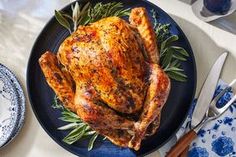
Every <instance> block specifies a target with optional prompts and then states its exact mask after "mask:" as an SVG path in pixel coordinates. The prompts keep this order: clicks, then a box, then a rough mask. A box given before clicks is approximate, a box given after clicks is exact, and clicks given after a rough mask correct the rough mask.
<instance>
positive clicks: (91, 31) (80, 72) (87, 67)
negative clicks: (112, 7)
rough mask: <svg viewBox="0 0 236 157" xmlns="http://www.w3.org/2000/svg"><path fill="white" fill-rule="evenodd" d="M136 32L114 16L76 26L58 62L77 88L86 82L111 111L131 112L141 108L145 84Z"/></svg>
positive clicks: (143, 61)
mask: <svg viewBox="0 0 236 157" xmlns="http://www.w3.org/2000/svg"><path fill="white" fill-rule="evenodd" d="M136 33H137V32H134V31H133V30H132V29H131V28H130V27H129V24H128V23H127V22H125V21H124V20H122V19H120V18H118V17H109V18H105V19H102V20H100V21H98V22H96V23H93V24H91V25H89V26H80V27H79V28H78V29H77V31H76V32H75V33H73V34H72V35H71V36H70V37H68V38H67V39H66V40H65V41H64V42H63V43H62V45H61V46H60V49H59V51H58V59H59V61H60V62H61V63H62V64H63V65H64V66H66V67H67V69H69V71H70V73H71V75H72V77H73V78H74V80H75V82H76V84H77V85H78V84H87V83H89V84H90V85H91V86H93V87H94V89H95V90H96V91H97V93H98V94H99V95H100V97H101V99H102V101H103V102H105V103H106V104H107V105H108V106H110V107H111V108H113V109H114V110H116V111H119V112H122V113H135V112H137V111H139V110H140V109H141V108H142V104H143V102H144V99H145V91H146V87H147V83H148V82H147V79H146V80H145V77H147V74H146V73H147V72H148V67H147V66H146V65H145V60H144V57H143V55H142V45H141V43H139V42H138V40H136V38H137V35H136ZM88 81H89V82H88Z"/></svg>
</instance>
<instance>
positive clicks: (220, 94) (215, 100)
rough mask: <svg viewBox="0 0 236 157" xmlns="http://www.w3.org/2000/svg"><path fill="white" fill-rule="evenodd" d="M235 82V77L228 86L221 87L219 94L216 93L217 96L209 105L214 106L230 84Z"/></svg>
mask: <svg viewBox="0 0 236 157" xmlns="http://www.w3.org/2000/svg"><path fill="white" fill-rule="evenodd" d="M235 83H236V79H234V80H233V81H232V82H231V83H230V84H229V86H228V87H226V88H225V89H223V90H222V91H221V92H220V93H219V94H217V96H216V97H215V98H214V99H213V100H212V101H211V104H210V106H215V105H216V103H217V101H218V100H219V99H220V98H221V97H222V96H223V95H224V94H225V93H226V92H227V91H228V90H230V89H231V88H232V86H233V85H234V84H235Z"/></svg>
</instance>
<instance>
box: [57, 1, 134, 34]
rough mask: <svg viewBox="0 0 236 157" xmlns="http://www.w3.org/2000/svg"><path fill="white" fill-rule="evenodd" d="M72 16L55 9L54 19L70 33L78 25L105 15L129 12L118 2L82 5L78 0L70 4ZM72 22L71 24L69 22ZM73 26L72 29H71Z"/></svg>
mask: <svg viewBox="0 0 236 157" xmlns="http://www.w3.org/2000/svg"><path fill="white" fill-rule="evenodd" d="M71 9H72V16H71V15H68V14H66V13H63V12H62V11H57V10H55V17H56V20H57V21H58V22H59V23H60V24H61V25H62V26H63V27H65V28H66V29H67V30H69V32H70V34H71V33H72V32H75V31H76V29H77V27H78V25H87V24H89V23H92V22H96V21H97V20H100V19H102V18H105V17H110V16H117V17H123V16H127V15H129V14H130V9H124V8H123V4H122V3H120V2H111V3H106V4H103V3H101V2H100V3H97V4H95V5H94V6H91V5H90V3H89V2H88V3H86V4H85V5H84V6H83V7H81V6H80V5H79V3H78V2H76V3H75V5H74V6H73V5H72V6H71ZM71 22H72V26H71V24H70V23H71ZM71 27H73V31H72V30H71Z"/></svg>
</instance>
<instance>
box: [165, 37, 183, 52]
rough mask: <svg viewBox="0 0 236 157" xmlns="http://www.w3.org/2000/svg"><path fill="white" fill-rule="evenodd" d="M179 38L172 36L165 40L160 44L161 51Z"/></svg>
mask: <svg viewBox="0 0 236 157" xmlns="http://www.w3.org/2000/svg"><path fill="white" fill-rule="evenodd" d="M178 39H179V37H178V36H177V35H172V36H170V37H169V38H167V39H166V40H165V41H163V42H162V43H161V51H163V50H164V48H166V47H167V46H170V44H171V43H172V42H174V41H177V40H178Z"/></svg>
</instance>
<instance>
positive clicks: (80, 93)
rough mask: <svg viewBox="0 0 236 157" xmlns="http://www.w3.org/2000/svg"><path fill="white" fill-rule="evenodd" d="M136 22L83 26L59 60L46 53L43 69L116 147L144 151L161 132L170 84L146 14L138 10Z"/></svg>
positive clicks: (108, 20) (65, 44) (63, 97)
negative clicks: (143, 144)
mask: <svg viewBox="0 0 236 157" xmlns="http://www.w3.org/2000/svg"><path fill="white" fill-rule="evenodd" d="M130 21H131V24H132V25H130V24H128V23H127V22H125V21H124V20H122V19H120V18H117V17H109V18H105V19H102V20H100V21H98V22H95V23H93V24H90V25H88V26H80V27H78V30H77V31H76V32H75V33H73V34H72V35H71V36H69V37H68V38H67V39H66V40H65V41H64V42H63V43H62V44H61V46H60V48H59V51H58V53H57V57H56V56H55V55H54V54H52V53H50V52H46V53H45V54H43V55H42V56H41V58H40V60H39V63H40V66H41V69H42V71H43V73H44V75H45V77H46V80H47V82H48V84H49V86H50V87H51V88H52V89H53V90H54V91H55V93H56V94H57V96H58V97H59V99H60V100H61V101H62V102H63V103H64V105H65V107H67V108H69V109H71V110H72V111H73V112H75V113H77V114H78V116H79V117H80V118H81V119H82V120H83V121H84V122H86V123H88V124H89V125H90V126H91V127H92V128H93V129H94V130H96V131H97V132H98V133H100V134H102V135H104V136H106V137H107V138H108V139H109V140H110V141H112V142H113V143H114V144H116V145H118V146H121V147H129V148H133V149H135V150H139V148H140V145H141V141H142V140H143V139H144V138H145V136H147V135H152V134H154V133H155V132H156V130H157V128H158V127H159V124H160V115H161V109H162V107H163V105H164V104H165V102H166V100H167V97H168V95H169V91H170V80H169V78H168V76H167V75H166V74H165V72H164V71H163V70H162V69H161V68H160V66H159V65H158V63H159V54H158V50H157V45H156V40H155V34H154V30H153V29H152V26H151V23H150V21H149V19H148V16H147V12H146V10H145V9H144V8H136V9H133V10H132V12H131V17H130ZM59 63H60V64H62V65H63V68H61V66H59V65H58V64H59ZM131 114H132V115H133V114H135V115H139V118H138V120H137V119H136V120H135V119H132V118H131V117H132V115H131Z"/></svg>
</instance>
